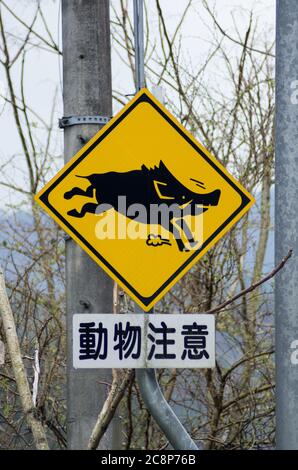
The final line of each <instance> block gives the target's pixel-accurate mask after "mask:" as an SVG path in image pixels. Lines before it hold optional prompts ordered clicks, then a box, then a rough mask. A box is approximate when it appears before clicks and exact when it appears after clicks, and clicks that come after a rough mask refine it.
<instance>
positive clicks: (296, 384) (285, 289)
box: [275, 0, 298, 450]
mask: <svg viewBox="0 0 298 470" xmlns="http://www.w3.org/2000/svg"><path fill="white" fill-rule="evenodd" d="M297 48H298V3H297V0H278V1H277V11H276V58H277V61H276V132H275V142H276V147H275V148H276V163H275V168H276V179H275V227H276V229H275V259H276V260H280V259H281V258H282V257H283V256H285V253H287V251H288V250H289V249H290V248H292V249H293V257H292V260H291V262H290V263H289V264H287V265H286V266H285V267H284V269H282V270H281V271H280V272H279V273H278V275H277V276H276V279H275V312H276V313H275V315H276V316H275V318H276V320H275V324H276V447H277V448H278V449H281V450H285V449H292V450H294V449H298V361H297V346H298V308H297V305H298V288H297V286H298V269H297V264H298V238H297V232H298V215H297V214H298V213H297V187H298V161H297V146H298V133H297V129H298V53H297Z"/></svg>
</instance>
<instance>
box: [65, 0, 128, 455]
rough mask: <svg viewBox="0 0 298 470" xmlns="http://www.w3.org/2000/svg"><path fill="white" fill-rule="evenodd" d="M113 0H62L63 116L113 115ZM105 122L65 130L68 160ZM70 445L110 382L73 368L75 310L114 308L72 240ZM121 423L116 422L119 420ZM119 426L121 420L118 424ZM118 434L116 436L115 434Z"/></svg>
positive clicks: (107, 287)
mask: <svg viewBox="0 0 298 470" xmlns="http://www.w3.org/2000/svg"><path fill="white" fill-rule="evenodd" d="M109 22H110V18H109V0H84V1H81V0H62V31H63V33H62V34H63V36H62V39H63V102H64V116H72V115H104V116H111V115H112V90H111V51H110V23H109ZM99 128H100V126H98V125H94V124H91V125H90V124H89V125H75V126H71V127H66V128H65V130H64V151H65V162H67V161H68V160H69V159H70V158H71V157H72V156H73V155H74V154H75V153H76V152H77V151H78V150H79V149H80V148H81V147H82V146H83V144H84V143H85V142H87V141H88V140H89V139H90V138H91V137H93V135H94V134H95V133H96V132H97V131H98V129H99ZM66 282H67V286H66V292H67V335H68V342H67V357H68V370H67V379H68V384H67V407H68V411H67V414H68V446H69V448H70V449H86V448H87V443H88V439H89V436H90V434H91V430H92V428H93V425H94V424H95V421H96V418H97V415H98V413H99V411H100V409H101V408H102V405H103V401H104V399H105V393H106V386H105V385H102V384H100V382H101V381H103V382H110V381H111V373H110V371H109V370H92V369H90V370H89V369H84V370H74V369H73V367H72V315H73V314H74V313H94V312H96V313H100V312H112V311H113V308H112V307H113V306H112V280H111V279H110V278H109V277H108V276H107V275H106V274H105V273H104V271H103V270H102V269H100V268H99V267H98V265H97V264H96V263H95V262H94V261H93V260H92V259H91V258H90V257H89V256H88V255H87V254H86V253H85V252H84V251H83V250H82V249H81V248H80V247H79V245H78V244H77V243H75V242H74V241H72V240H68V241H67V242H66ZM116 423H117V421H116ZM116 428H117V425H115V424H114V425H113V423H112V424H111V425H110V427H109V430H108V431H107V432H106V433H105V436H104V438H103V439H102V443H101V448H107V449H113V448H118V447H119V443H117V442H116V440H117V429H116ZM118 428H119V425H118ZM113 436H114V437H113Z"/></svg>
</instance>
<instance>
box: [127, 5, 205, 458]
mask: <svg viewBox="0 0 298 470" xmlns="http://www.w3.org/2000/svg"><path fill="white" fill-rule="evenodd" d="M134 39H135V68H136V70H135V77H136V91H139V90H140V89H141V88H143V87H144V86H145V67H144V29H143V0H134ZM157 91H158V89H157V88H156V89H155V92H157ZM161 94H162V93H161ZM135 312H136V313H141V312H143V311H142V309H140V307H139V306H138V305H136V304H135ZM152 312H153V310H152V311H151V313H152ZM148 315H149V313H148ZM136 378H137V381H138V385H139V388H140V392H141V396H142V398H143V400H144V403H145V405H146V407H147V408H148V411H149V412H150V414H151V415H152V417H153V419H154V420H155V422H156V424H157V425H158V426H159V427H160V429H161V430H162V431H163V432H164V434H165V436H166V438H167V439H168V441H169V443H170V444H171V446H172V447H173V449H176V450H198V448H197V446H196V444H195V443H194V441H193V440H192V438H191V437H190V435H189V434H188V433H187V431H186V429H185V428H184V426H183V424H182V423H181V422H180V421H179V419H178V417H177V416H176V414H175V413H174V411H173V410H172V408H171V407H170V405H169V404H168V402H167V401H166V399H165V397H164V396H163V394H162V391H161V389H160V387H159V384H158V381H157V377H156V373H155V370H154V369H136Z"/></svg>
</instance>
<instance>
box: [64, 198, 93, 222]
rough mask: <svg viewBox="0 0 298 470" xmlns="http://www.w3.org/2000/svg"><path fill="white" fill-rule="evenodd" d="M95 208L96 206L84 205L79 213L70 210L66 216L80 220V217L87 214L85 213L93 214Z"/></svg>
mask: <svg viewBox="0 0 298 470" xmlns="http://www.w3.org/2000/svg"><path fill="white" fill-rule="evenodd" d="M97 207H98V204H94V203H92V202H89V203H88V204H85V205H84V206H83V207H82V209H81V212H78V211H77V210H76V209H72V210H71V211H68V212H67V215H71V216H72V217H78V218H81V217H84V215H85V214H87V212H89V213H90V214H95V212H96V209H97Z"/></svg>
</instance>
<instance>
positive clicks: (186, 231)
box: [176, 219, 196, 246]
mask: <svg viewBox="0 0 298 470" xmlns="http://www.w3.org/2000/svg"><path fill="white" fill-rule="evenodd" d="M176 224H177V225H179V227H180V228H181V230H182V231H183V233H184V235H185V236H186V238H187V241H188V242H189V243H190V244H191V246H194V245H196V241H195V239H194V237H193V233H192V232H191V230H190V228H189V226H188V225H187V223H186V222H185V220H183V219H179V220H176Z"/></svg>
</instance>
